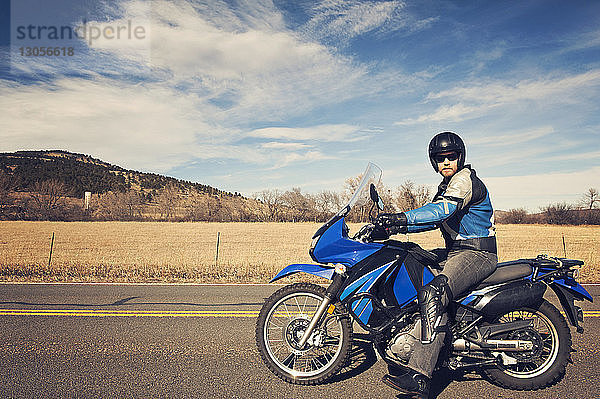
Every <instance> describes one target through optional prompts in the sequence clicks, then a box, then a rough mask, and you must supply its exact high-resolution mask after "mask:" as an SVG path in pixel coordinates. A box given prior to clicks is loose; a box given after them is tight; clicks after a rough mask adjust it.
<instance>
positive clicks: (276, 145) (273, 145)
mask: <svg viewBox="0 0 600 399" xmlns="http://www.w3.org/2000/svg"><path fill="white" fill-rule="evenodd" d="M261 147H262V148H267V149H276V150H303V149H306V148H310V147H311V146H309V145H307V144H303V143H282V142H279V141H271V142H269V143H263V144H261Z"/></svg>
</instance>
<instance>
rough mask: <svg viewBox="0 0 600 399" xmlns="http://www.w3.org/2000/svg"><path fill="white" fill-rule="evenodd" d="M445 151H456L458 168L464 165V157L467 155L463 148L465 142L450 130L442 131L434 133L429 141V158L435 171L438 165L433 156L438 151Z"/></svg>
mask: <svg viewBox="0 0 600 399" xmlns="http://www.w3.org/2000/svg"><path fill="white" fill-rule="evenodd" d="M446 151H456V152H458V169H459V170H460V169H462V168H463V166H465V158H466V156H467V150H466V148H465V143H464V142H463V141H462V139H461V138H460V137H459V136H458V134H456V133H452V132H442V133H438V134H436V135H435V136H434V137H433V138H432V139H431V141H430V142H429V160H430V161H431V166H433V169H434V170H435V171H436V173H437V172H439V171H438V166H437V162H435V159H433V157H434V156H435V155H436V154H439V153H440V152H446Z"/></svg>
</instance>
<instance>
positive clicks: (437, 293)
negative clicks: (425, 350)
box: [418, 274, 452, 344]
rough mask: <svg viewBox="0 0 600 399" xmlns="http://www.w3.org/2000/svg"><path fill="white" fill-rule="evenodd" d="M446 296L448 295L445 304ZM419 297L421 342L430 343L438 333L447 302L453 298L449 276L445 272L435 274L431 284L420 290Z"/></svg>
mask: <svg viewBox="0 0 600 399" xmlns="http://www.w3.org/2000/svg"><path fill="white" fill-rule="evenodd" d="M444 296H446V297H447V302H446V303H445V304H444V303H443V300H444ZM418 298H419V310H420V311H421V342H422V343H424V344H430V343H432V342H433V340H434V339H435V337H436V335H437V330H438V327H439V323H440V321H441V319H442V316H443V314H444V309H445V308H446V304H448V303H449V302H450V301H451V300H452V292H451V290H450V287H449V286H448V277H446V276H444V275H443V274H438V275H437V276H435V277H434V278H433V280H431V281H430V282H429V284H427V285H426V286H424V287H422V288H421V289H420V290H419V296H418Z"/></svg>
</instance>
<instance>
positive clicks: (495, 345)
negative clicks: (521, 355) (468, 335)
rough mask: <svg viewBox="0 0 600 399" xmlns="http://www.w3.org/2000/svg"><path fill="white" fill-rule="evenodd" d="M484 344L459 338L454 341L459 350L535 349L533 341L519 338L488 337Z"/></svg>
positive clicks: (522, 350) (508, 350)
mask: <svg viewBox="0 0 600 399" xmlns="http://www.w3.org/2000/svg"><path fill="white" fill-rule="evenodd" d="M482 344H483V345H479V344H476V343H474V342H470V341H467V340H465V339H463V338H459V339H457V340H456V341H454V342H453V343H452V348H453V349H454V350H455V351H458V352H469V351H481V350H484V349H485V350H490V349H492V350H501V351H505V352H527V351H532V350H533V342H531V341H523V340H517V339H488V340H486V341H485V342H482Z"/></svg>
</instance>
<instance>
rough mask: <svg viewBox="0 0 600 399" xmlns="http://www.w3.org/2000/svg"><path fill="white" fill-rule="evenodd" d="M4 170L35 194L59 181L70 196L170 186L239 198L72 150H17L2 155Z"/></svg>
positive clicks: (18, 185)
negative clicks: (38, 186) (37, 189)
mask: <svg viewBox="0 0 600 399" xmlns="http://www.w3.org/2000/svg"><path fill="white" fill-rule="evenodd" d="M0 171H3V172H5V173H7V174H8V175H11V177H12V180H13V181H14V184H15V186H14V188H13V189H14V190H15V191H32V190H33V186H34V184H35V183H36V182H40V181H45V180H50V179H53V180H58V181H60V182H62V183H63V184H64V185H65V186H66V187H68V188H69V191H70V193H69V194H70V196H73V197H77V198H81V197H83V193H84V192H86V191H90V192H92V193H93V194H103V193H106V192H109V191H113V192H125V191H128V190H135V191H138V192H140V193H143V194H144V195H151V194H153V193H156V192H157V191H159V190H161V189H162V188H164V187H165V186H166V185H168V184H169V183H171V184H173V185H175V186H177V187H178V188H179V189H181V190H189V189H194V190H196V191H198V192H203V193H208V194H219V195H225V196H237V195H238V194H237V193H235V194H232V193H228V192H225V191H221V190H219V189H217V188H214V187H211V186H208V185H205V184H200V183H193V182H190V181H185V180H179V179H175V178H173V177H168V176H162V175H158V174H154V173H145V172H138V171H134V170H127V169H124V168H122V167H120V166H116V165H111V164H110V163H107V162H104V161H102V160H99V159H96V158H93V157H91V156H89V155H85V154H77V153H72V152H68V151H61V150H50V151H17V152H12V153H0Z"/></svg>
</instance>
